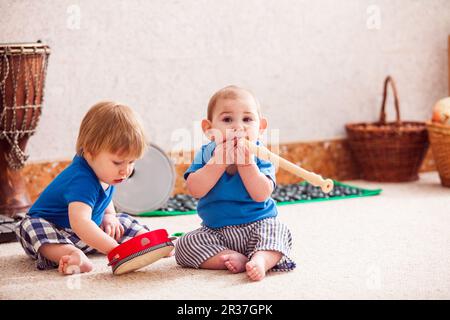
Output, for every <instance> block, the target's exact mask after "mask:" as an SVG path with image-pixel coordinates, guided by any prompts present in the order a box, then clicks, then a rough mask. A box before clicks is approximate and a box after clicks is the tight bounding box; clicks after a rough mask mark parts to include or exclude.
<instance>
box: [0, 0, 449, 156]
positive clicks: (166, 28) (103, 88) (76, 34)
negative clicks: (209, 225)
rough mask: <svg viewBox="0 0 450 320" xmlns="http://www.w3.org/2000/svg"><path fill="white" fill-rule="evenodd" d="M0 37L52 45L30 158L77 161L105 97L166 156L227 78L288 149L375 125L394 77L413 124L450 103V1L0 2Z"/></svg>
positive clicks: (197, 118) (403, 106)
mask: <svg viewBox="0 0 450 320" xmlns="http://www.w3.org/2000/svg"><path fill="white" fill-rule="evenodd" d="M377 13H380V15H379V16H378V15H377ZM78 14H79V15H78ZM378 17H380V19H381V20H377V18H378ZM378 23H379V24H378ZM0 30H1V32H0V42H24V41H35V40H37V39H42V40H43V41H44V42H45V43H47V44H49V45H50V46H51V48H52V55H51V57H50V63H49V69H48V78H47V83H46V97H45V98H46V99H45V105H44V108H45V109H44V111H43V116H42V117H41V120H40V123H39V127H38V132H37V133H36V135H35V136H34V137H32V138H31V140H30V142H29V144H28V149H27V151H28V152H29V153H30V154H31V158H30V159H31V160H34V161H39V160H47V159H60V158H69V157H71V156H72V155H73V152H74V151H73V150H74V145H75V139H76V135H77V131H78V126H79V123H80V121H81V119H82V117H83V115H84V113H85V112H86V111H87V109H88V108H89V106H91V105H92V104H93V103H95V102H96V101H98V100H101V99H113V100H119V101H122V102H125V103H127V104H129V105H131V106H133V107H134V108H135V109H136V110H137V111H138V112H139V113H140V114H141V115H142V117H143V118H144V120H145V123H146V125H147V127H148V130H149V132H150V134H151V138H152V140H153V142H155V143H157V144H158V145H160V146H161V147H163V148H164V149H166V150H169V149H171V148H173V147H174V145H176V143H175V142H174V141H171V135H172V133H173V132H174V130H176V129H178V128H185V129H186V130H189V131H190V132H193V123H194V121H195V120H200V119H201V118H202V117H203V116H204V114H205V109H206V104H207V102H208V99H209V97H210V95H211V94H212V93H213V92H214V91H215V90H217V89H219V88H221V87H223V86H225V85H227V84H232V83H233V84H238V85H242V86H245V87H248V88H250V89H252V90H253V91H254V93H255V94H256V95H257V97H258V98H259V99H260V101H261V103H262V105H263V113H264V114H265V115H266V116H267V117H268V118H269V121H270V128H272V129H274V128H279V129H280V139H281V141H282V142H289V141H298V140H318V139H328V138H335V137H343V136H344V135H345V131H344V124H345V123H347V122H354V121H365V120H367V121H372V120H375V119H376V118H377V116H378V112H379V105H380V102H381V91H382V82H383V79H384V76H385V75H387V74H392V75H393V76H394V78H395V79H396V80H397V85H398V89H399V95H400V102H401V109H402V112H403V118H404V119H405V120H408V119H409V120H423V119H426V118H427V117H428V116H429V114H430V109H431V106H432V105H433V103H434V102H435V101H436V100H438V99H439V98H441V97H443V96H446V95H447V90H446V88H447V54H446V50H447V35H448V34H450V1H448V0H341V1H336V0H318V1H312V0H311V1H299V0H276V1H275V0H273V1H272V0H246V1H242V0H220V1H212V0H208V1H207V0H202V1H194V0H187V1H181V0H151V1H149V0H146V1H144V0H142V1H119V0H113V1H111V0H110V1H100V0H96V1H87V0H86V1H81V0H79V1H77V0H58V1H56V0H54V1H50V0H47V1H36V0H17V1H13V0H0ZM391 107H392V106H391ZM391 110H392V109H391ZM392 118H393V112H391V113H390V119H392Z"/></svg>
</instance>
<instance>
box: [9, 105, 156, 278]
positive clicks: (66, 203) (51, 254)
mask: <svg viewBox="0 0 450 320" xmlns="http://www.w3.org/2000/svg"><path fill="white" fill-rule="evenodd" d="M146 148H147V141H146V135H145V131H144V129H143V126H142V125H141V123H140V121H139V120H138V117H137V115H136V114H135V113H134V112H133V110H132V109H131V108H130V107H128V106H125V105H122V104H119V103H115V102H110V101H104V102H99V103H97V104H96V105H94V106H93V107H92V108H91V109H90V110H89V111H88V112H87V114H86V115H85V117H84V118H83V121H82V123H81V126H80V131H79V135H78V139H77V144H76V155H75V157H74V158H73V161H72V163H71V164H70V165H69V166H68V167H67V168H66V169H64V170H63V171H62V172H61V173H60V174H59V175H58V176H57V177H56V178H55V179H54V180H53V181H52V182H51V183H50V184H49V185H48V186H47V187H46V189H45V190H44V191H43V192H42V194H41V195H40V196H39V198H38V199H37V200H36V202H35V203H34V204H33V206H32V207H31V209H30V210H29V212H28V214H27V216H26V217H25V218H24V219H23V220H22V221H21V223H20V224H19V225H18V227H17V229H16V235H17V238H18V240H19V242H20V243H21V245H22V247H23V248H24V250H25V252H26V254H27V255H28V256H30V257H31V258H33V259H34V260H36V266H37V268H38V269H40V270H43V269H48V268H55V267H58V269H59V272H61V273H63V274H72V273H75V272H76V273H78V272H89V271H90V270H92V263H91V262H90V260H89V259H88V258H87V256H86V254H87V253H91V252H95V251H98V252H101V253H104V254H108V252H109V251H111V250H112V249H113V248H115V247H116V246H118V244H119V243H122V242H124V241H126V240H129V239H131V238H133V237H134V236H137V235H140V234H142V233H144V232H148V231H149V229H148V227H147V226H144V225H141V224H139V223H138V222H137V221H136V220H134V219H132V218H131V217H130V216H128V215H127V214H117V213H116V211H115V208H114V204H113V202H112V197H113V194H114V190H115V185H117V184H119V183H121V182H122V181H124V180H125V179H127V178H128V177H129V176H130V174H131V172H132V170H133V167H134V162H135V160H136V159H139V158H140V157H142V155H143V154H144V152H145V150H146Z"/></svg>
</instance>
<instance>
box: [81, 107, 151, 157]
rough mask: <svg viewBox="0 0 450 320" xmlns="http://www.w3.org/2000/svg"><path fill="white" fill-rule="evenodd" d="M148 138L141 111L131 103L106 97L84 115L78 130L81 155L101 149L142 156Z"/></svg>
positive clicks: (94, 152)
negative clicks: (139, 115)
mask: <svg viewBox="0 0 450 320" xmlns="http://www.w3.org/2000/svg"><path fill="white" fill-rule="evenodd" d="M147 145H148V142H147V137H146V134H145V130H144V128H143V126H142V124H141V122H140V120H139V117H138V115H137V114H136V113H135V112H134V111H133V109H131V108H130V107H128V106H125V105H123V104H120V103H116V102H112V101H102V102H99V103H97V104H95V105H94V106H92V107H91V108H90V109H89V111H88V112H87V113H86V115H85V116H84V118H83V121H82V122H81V125H80V131H79V133H78V139H77V146H76V151H77V154H78V155H82V154H83V152H89V153H91V154H92V155H93V156H96V155H98V153H99V152H101V151H108V152H111V153H114V154H120V155H126V156H130V157H133V158H136V159H138V158H141V157H142V155H143V154H144V152H145V150H146V148H147Z"/></svg>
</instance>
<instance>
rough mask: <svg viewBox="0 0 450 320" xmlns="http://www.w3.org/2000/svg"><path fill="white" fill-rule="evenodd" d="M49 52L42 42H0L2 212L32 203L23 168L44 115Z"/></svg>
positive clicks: (24, 208) (20, 209) (19, 209)
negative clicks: (41, 116)
mask: <svg viewBox="0 0 450 320" xmlns="http://www.w3.org/2000/svg"><path fill="white" fill-rule="evenodd" d="M49 55H50V48H49V47H48V46H46V45H44V44H41V43H40V42H37V43H11V44H0V214H5V215H9V216H14V215H15V214H17V213H21V212H25V211H27V210H28V209H29V207H30V205H31V202H30V199H29V196H28V194H27V192H26V188H25V181H24V179H23V177H22V175H21V169H22V168H23V166H24V165H25V161H26V160H27V158H28V156H27V155H26V154H25V147H26V144H27V142H28V139H29V137H30V136H31V135H33V134H34V132H35V130H36V126H37V124H38V120H39V117H40V115H41V109H42V102H43V98H44V84H45V77H46V71H47V63H48V57H49Z"/></svg>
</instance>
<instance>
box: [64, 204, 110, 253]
mask: <svg viewBox="0 0 450 320" xmlns="http://www.w3.org/2000/svg"><path fill="white" fill-rule="evenodd" d="M91 216H92V208H91V207H90V206H88V205H87V204H85V203H83V202H71V203H70V204H69V222H70V227H71V228H72V230H73V231H74V232H75V234H76V235H77V236H78V237H79V238H80V239H81V241H83V242H84V243H86V244H87V245H88V246H90V247H92V248H94V249H97V250H98V251H100V252H102V253H104V254H108V252H110V251H111V250H112V249H114V248H115V247H117V246H118V243H117V242H116V241H115V240H114V239H113V238H111V237H110V236H108V235H107V234H106V233H104V232H103V231H102V230H101V229H100V228H99V227H98V226H97V225H96V224H95V222H94V221H92V220H91Z"/></svg>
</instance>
